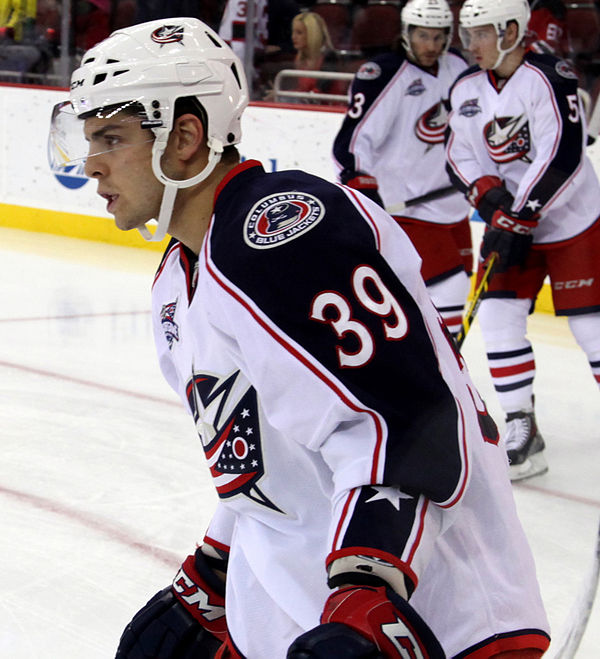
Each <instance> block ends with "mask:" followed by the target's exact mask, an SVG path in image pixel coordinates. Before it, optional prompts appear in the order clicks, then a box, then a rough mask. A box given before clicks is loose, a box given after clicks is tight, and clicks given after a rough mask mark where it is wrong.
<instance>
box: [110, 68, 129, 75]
mask: <svg viewBox="0 0 600 659" xmlns="http://www.w3.org/2000/svg"><path fill="white" fill-rule="evenodd" d="M128 71H129V69H123V70H122V71H115V72H114V73H113V76H120V75H122V74H123V73H127V72H128Z"/></svg>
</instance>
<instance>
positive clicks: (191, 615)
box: [115, 549, 227, 659]
mask: <svg viewBox="0 0 600 659" xmlns="http://www.w3.org/2000/svg"><path fill="white" fill-rule="evenodd" d="M224 595H225V584H224V583H223V582H222V581H221V580H220V579H219V578H218V577H217V576H216V575H215V573H214V572H213V571H212V570H211V568H210V567H209V566H208V564H207V562H206V557H205V556H204V554H203V553H202V551H201V550H200V549H197V550H196V553H195V554H194V555H193V556H188V557H187V559H186V560H185V561H184V563H183V565H182V566H181V569H180V570H179V572H178V573H177V575H176V576H175V579H174V581H173V585H172V586H169V587H168V588H165V589H164V590H161V591H160V592H159V593H157V594H156V595H155V596H154V597H153V598H152V599H151V600H150V601H149V602H148V603H147V604H146V606H144V607H143V608H142V609H141V610H140V611H138V613H137V614H136V615H135V616H134V618H133V620H132V621H131V622H130V623H129V624H128V625H127V627H126V628H125V631H124V632H123V635H122V636H121V640H120V642H119V647H118V649H117V654H116V658H115V659H213V657H215V655H216V653H217V651H218V649H219V648H220V647H221V644H222V642H223V641H225V639H226V638H227V621H226V619H225V597H224Z"/></svg>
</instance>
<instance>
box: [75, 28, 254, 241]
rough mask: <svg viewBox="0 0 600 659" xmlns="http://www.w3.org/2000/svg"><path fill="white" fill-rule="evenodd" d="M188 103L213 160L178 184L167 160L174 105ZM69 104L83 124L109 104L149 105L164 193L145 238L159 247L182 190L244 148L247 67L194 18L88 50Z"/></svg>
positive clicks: (128, 32) (132, 31) (115, 37)
mask: <svg viewBox="0 0 600 659" xmlns="http://www.w3.org/2000/svg"><path fill="white" fill-rule="evenodd" d="M185 97H193V98H195V99H196V100H197V102H198V103H199V105H200V108H201V112H200V113H198V112H197V113H196V114H199V116H201V118H203V125H204V127H205V131H206V144H207V146H208V148H209V157H208V161H207V164H206V166H205V168H204V169H203V170H202V171H200V172H199V173H198V174H196V175H195V176H193V177H191V178H189V179H186V180H174V179H170V178H169V177H168V176H167V175H166V174H165V173H164V172H163V170H162V166H161V158H162V155H163V153H164V151H165V148H166V146H167V141H168V138H169V134H170V132H171V130H172V128H173V125H174V121H175V106H176V102H177V100H178V99H181V98H185ZM70 99H71V104H72V106H73V109H74V111H75V114H76V115H77V116H78V117H79V118H85V117H86V116H90V115H93V114H94V112H95V111H97V110H98V109H99V108H106V107H107V106H111V105H123V104H127V103H130V102H135V103H138V104H140V105H141V106H142V107H143V109H144V112H145V118H144V119H143V120H142V127H144V128H148V129H150V130H151V131H152V133H153V135H154V144H153V147H152V171H153V173H154V176H156V178H157V179H158V180H159V181H160V182H161V183H163V184H164V186H165V192H164V195H163V200H162V204H161V209H160V212H159V217H158V218H157V221H158V227H157V229H156V232H155V233H154V234H152V233H151V232H150V231H149V230H148V228H147V227H143V228H142V229H140V232H141V233H142V235H143V236H144V238H145V239H146V240H154V241H156V240H162V238H164V236H165V235H166V232H167V230H168V225H169V222H170V218H171V213H172V210H173V204H174V202H175V196H176V193H177V190H178V189H179V188H186V187H190V186H192V185H196V184H197V183H199V182H201V181H203V180H204V179H206V178H207V177H208V176H209V175H210V174H211V172H212V171H213V170H214V168H215V166H216V165H217V163H218V162H219V160H220V158H221V154H222V152H223V149H224V147H226V146H229V145H234V144H237V143H239V142H240V140H241V117H242V113H243V111H244V109H245V108H246V106H247V105H248V101H249V94H248V87H247V83H246V79H245V75H244V72H243V68H242V63H241V61H240V60H239V58H238V57H237V56H236V55H235V54H234V52H233V51H232V50H231V48H230V47H229V46H228V45H227V44H226V43H225V42H224V41H223V40H222V39H221V38H220V37H219V36H218V35H217V34H216V32H214V31H213V30H212V29H211V28H210V27H208V26H207V25H205V24H204V23H202V22H201V21H199V20H197V19H194V18H169V19H164V20H157V21H150V22H148V23H143V24H140V25H134V26H132V27H128V28H124V29H121V30H117V31H116V32H113V33H112V34H111V35H110V36H109V37H108V38H107V39H105V40H104V41H102V42H100V43H99V44H97V45H95V46H94V47H93V48H91V49H90V50H89V51H87V52H86V53H85V54H84V56H83V58H82V63H81V66H80V68H79V69H77V70H76V71H74V72H73V75H72V79H71V94H70ZM202 114H203V115H204V117H202ZM148 219H149V220H150V218H148Z"/></svg>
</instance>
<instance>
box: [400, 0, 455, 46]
mask: <svg viewBox="0 0 600 659" xmlns="http://www.w3.org/2000/svg"><path fill="white" fill-rule="evenodd" d="M401 21H402V34H401V37H402V46H403V47H404V50H406V52H407V53H408V54H409V55H410V56H411V58H413V59H414V53H413V51H412V44H411V42H410V32H411V28H413V27H428V28H437V29H443V30H447V36H446V44H445V46H444V51H443V52H444V53H446V52H448V48H450V43H451V42H452V34H453V31H454V16H453V14H452V11H451V9H450V6H449V5H448V3H447V1H446V0H409V1H408V2H407V3H406V4H405V5H404V7H403V8H402V13H401Z"/></svg>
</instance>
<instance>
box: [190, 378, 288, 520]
mask: <svg viewBox="0 0 600 659" xmlns="http://www.w3.org/2000/svg"><path fill="white" fill-rule="evenodd" d="M238 375H239V371H236V372H235V373H233V374H232V375H230V376H229V377H227V378H224V379H223V378H219V377H217V376H216V375H210V374H207V373H194V375H193V376H192V378H191V379H190V380H189V381H188V383H187V385H186V396H187V400H188V404H189V406H190V410H191V412H192V414H193V416H194V421H195V422H196V430H197V431H198V435H199V436H200V439H201V441H202V446H203V447H204V453H205V455H206V459H207V461H208V466H209V469H210V473H211V475H212V477H213V481H214V484H215V487H216V489H217V493H218V495H219V497H221V498H222V499H229V498H231V497H234V496H236V495H244V496H247V497H248V498H249V499H252V501H255V502H256V503H259V504H261V505H262V506H266V507H267V508H271V509H272V510H277V511H279V512H281V511H280V510H279V508H277V506H276V505H275V504H274V503H273V502H272V501H270V500H269V499H268V498H267V497H266V496H265V495H264V494H263V493H262V492H261V490H260V488H259V487H258V483H259V481H260V480H261V478H262V477H263V476H264V474H265V467H264V460H263V455H262V442H261V431H260V419H259V409H258V400H257V397H256V391H255V389H254V388H253V387H248V386H247V387H245V388H244V389H242V390H240V388H239V384H238V383H236V381H237V378H238ZM236 384H238V386H236Z"/></svg>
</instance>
